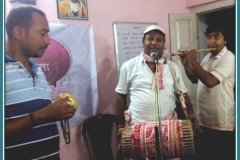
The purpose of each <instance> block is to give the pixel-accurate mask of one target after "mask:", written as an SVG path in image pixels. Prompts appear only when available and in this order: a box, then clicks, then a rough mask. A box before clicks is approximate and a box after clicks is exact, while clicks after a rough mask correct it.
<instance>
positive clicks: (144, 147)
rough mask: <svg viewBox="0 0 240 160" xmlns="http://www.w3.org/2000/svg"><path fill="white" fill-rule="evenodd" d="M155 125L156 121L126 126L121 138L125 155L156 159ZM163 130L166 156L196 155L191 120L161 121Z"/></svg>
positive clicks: (127, 156)
mask: <svg viewBox="0 0 240 160" xmlns="http://www.w3.org/2000/svg"><path fill="white" fill-rule="evenodd" d="M155 126H156V123H154V122H150V123H142V124H135V125H132V126H130V127H125V128H124V129H123V132H122V138H121V148H122V154H123V157H126V158H134V159H146V158H148V159H154V158H155V157H156V143H155V130H154V127H155ZM157 126H158V125H157ZM161 130H162V134H161V139H162V143H161V144H162V145H161V146H162V153H163V157H164V158H167V159H168V158H177V157H183V156H184V157H185V156H192V155H194V152H195V150H194V140H193V130H192V125H191V121H190V120H165V121H161Z"/></svg>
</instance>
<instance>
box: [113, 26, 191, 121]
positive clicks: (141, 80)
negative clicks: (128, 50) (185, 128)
mask: <svg viewBox="0 0 240 160" xmlns="http://www.w3.org/2000/svg"><path fill="white" fill-rule="evenodd" d="M142 43H143V48H144V49H143V51H142V53H141V54H140V55H138V56H136V57H134V58H132V59H130V60H128V61H127V62H125V63H124V64H123V65H122V67H121V69H120V76H119V81H118V84H117V87H116V89H115V91H116V93H117V94H116V107H117V108H116V109H117V115H118V116H119V119H121V118H122V117H124V116H123V113H124V111H125V114H126V115H128V116H129V118H128V119H129V120H130V123H131V124H138V123H145V122H154V121H156V120H158V117H156V115H157V114H158V113H156V109H155V108H154V107H155V106H156V105H155V102H156V101H155V97H156V96H157V97H158V104H157V107H159V113H160V119H161V121H162V120H169V119H177V115H176V112H175V108H176V104H175V92H174V80H173V77H172V74H171V72H170V66H172V68H173V70H174V71H175V73H176V79H177V81H178V82H179V89H180V90H181V91H183V92H184V95H185V96H184V98H185V102H186V105H187V109H188V113H189V118H190V119H191V120H193V123H195V121H194V114H193V109H192V105H191V102H190V100H189V97H188V95H187V88H186V87H185V85H184V83H183V79H182V76H181V73H180V70H179V68H178V67H177V65H176V64H175V63H173V62H171V61H168V60H167V59H166V58H165V57H163V51H164V46H165V32H164V30H163V29H161V28H160V27H159V26H156V25H152V26H149V27H147V29H146V30H145V31H144V36H143V40H142ZM151 54H156V56H155V57H156V60H157V62H158V67H157V74H156V64H155V63H154V61H153V58H151ZM156 77H157V81H155V78H156ZM156 83H157V86H158V88H157V90H158V93H156V91H155V90H154V86H155V84H156ZM127 95H129V97H130V104H129V106H127ZM126 110H127V111H126Z"/></svg>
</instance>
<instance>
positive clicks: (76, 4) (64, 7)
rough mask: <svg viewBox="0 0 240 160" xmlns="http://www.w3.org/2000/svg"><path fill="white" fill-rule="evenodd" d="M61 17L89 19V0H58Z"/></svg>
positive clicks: (59, 15) (59, 16)
mask: <svg viewBox="0 0 240 160" xmlns="http://www.w3.org/2000/svg"><path fill="white" fill-rule="evenodd" d="M57 10H58V18H59V19H78V20H88V7H87V0H57Z"/></svg>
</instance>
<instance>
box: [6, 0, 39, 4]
mask: <svg viewBox="0 0 240 160" xmlns="http://www.w3.org/2000/svg"><path fill="white" fill-rule="evenodd" d="M9 3H23V4H32V5H36V0H9Z"/></svg>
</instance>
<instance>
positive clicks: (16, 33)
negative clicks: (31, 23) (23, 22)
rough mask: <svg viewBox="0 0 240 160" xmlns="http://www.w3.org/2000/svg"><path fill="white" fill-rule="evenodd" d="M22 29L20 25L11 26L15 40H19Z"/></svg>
mask: <svg viewBox="0 0 240 160" xmlns="http://www.w3.org/2000/svg"><path fill="white" fill-rule="evenodd" d="M23 31H24V29H23V28H22V27H20V26H15V27H14V28H13V38H14V39H16V40H21V39H22V35H23Z"/></svg>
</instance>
